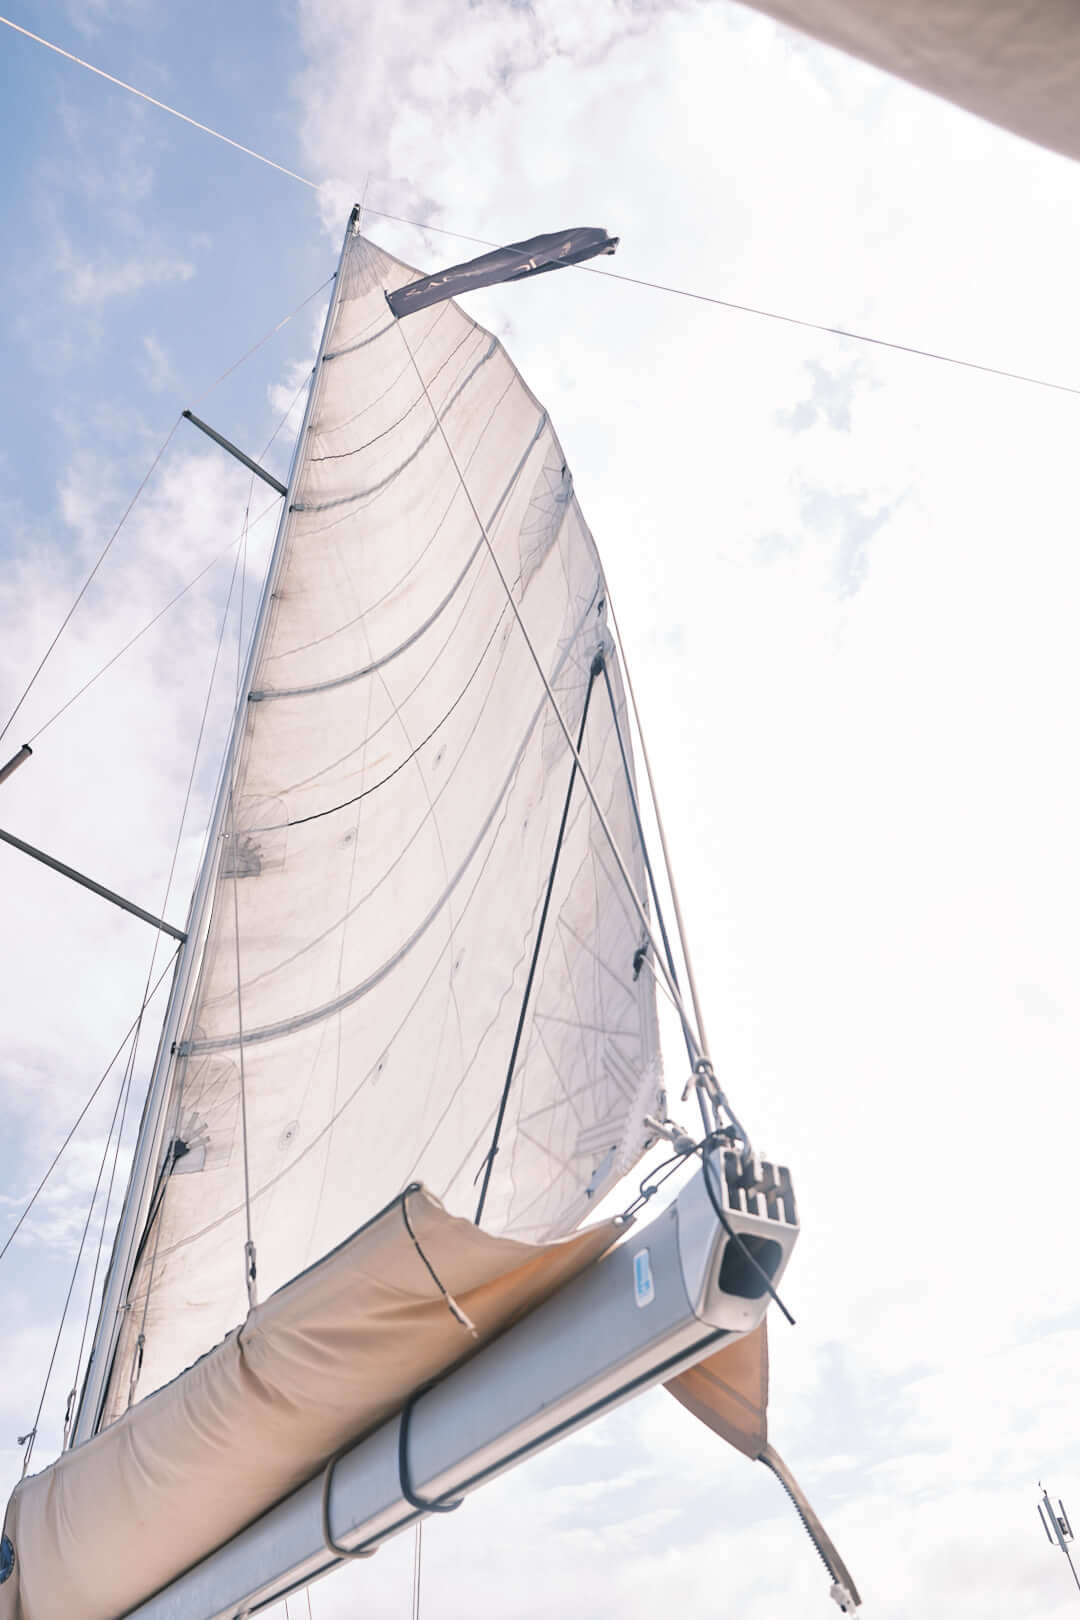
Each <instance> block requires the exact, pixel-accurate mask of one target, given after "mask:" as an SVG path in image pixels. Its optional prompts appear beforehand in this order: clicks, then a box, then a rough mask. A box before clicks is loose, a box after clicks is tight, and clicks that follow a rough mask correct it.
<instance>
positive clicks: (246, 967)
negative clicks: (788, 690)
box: [103, 232, 662, 1423]
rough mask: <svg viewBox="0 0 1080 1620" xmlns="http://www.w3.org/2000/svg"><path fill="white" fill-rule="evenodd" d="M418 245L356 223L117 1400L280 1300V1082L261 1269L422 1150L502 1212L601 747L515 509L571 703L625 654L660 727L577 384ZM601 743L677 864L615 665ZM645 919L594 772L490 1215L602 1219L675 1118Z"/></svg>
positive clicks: (312, 1244) (553, 1223)
mask: <svg viewBox="0 0 1080 1620" xmlns="http://www.w3.org/2000/svg"><path fill="white" fill-rule="evenodd" d="M416 276H417V272H415V271H413V270H411V269H410V268H409V267H407V266H404V265H402V264H401V263H400V262H399V261H397V260H395V259H393V258H391V257H390V256H389V255H388V254H386V253H384V252H383V251H382V250H380V249H379V248H377V247H376V246H374V245H373V244H372V243H370V242H368V241H366V240H365V239H364V238H363V237H362V236H361V235H359V234H356V233H355V232H351V233H350V235H349V237H348V240H347V243H346V247H345V251H344V255H343V259H342V264H341V269H340V273H339V279H338V289H337V293H336V297H335V302H334V304H333V305H332V310H331V317H330V324H329V330H328V335H327V339H326V343H325V357H324V360H323V362H322V364H321V365H320V367H319V369H318V371H317V374H316V380H315V384H314V394H313V400H312V406H311V414H310V423H309V428H308V431H307V433H306V435H305V441H304V443H303V444H302V445H301V446H300V447H299V452H298V456H299V459H298V468H297V473H296V476H295V480H294V484H293V488H292V495H291V507H290V510H289V512H288V514H287V518H286V526H285V530H284V534H283V541H282V546H283V549H282V552H281V556H282V562H281V565H280V568H279V571H278V573H277V576H276V579H275V582H274V589H273V597H272V602H271V606H270V610H269V618H268V623H267V629H266V633H265V636H264V639H263V641H262V644H261V651H260V652H259V655H258V658H257V662H256V667H255V670H254V676H253V681H252V686H251V690H250V693H249V695H248V701H247V704H246V720H245V730H244V735H243V741H242V745H241V748H240V751H239V755H238V761H237V765H236V769H235V776H234V781H233V790H232V804H233V814H232V816H230V817H229V818H227V825H226V828H225V837H224V838H223V839H222V840H221V842H220V847H219V849H218V851H217V856H216V859H217V861H218V866H217V870H216V875H215V878H214V882H213V888H212V906H211V910H210V921H209V925H208V932H207V936H206V944H205V951H204V954H203V958H202V967H201V971H200V973H199V975H198V979H197V983H196V984H195V987H194V989H193V991H192V993H191V997H190V1004H189V1005H188V1006H187V1007H186V1009H185V1011H184V1014H183V1019H182V1022H181V1026H180V1029H181V1039H180V1041H179V1042H178V1043H177V1045H176V1048H175V1052H174V1055H173V1057H172V1059H171V1063H172V1068H171V1073H170V1078H169V1088H170V1089H169V1097H170V1101H169V1107H168V1114H167V1126H166V1131H165V1139H164V1143H163V1151H162V1159H163V1166H164V1167H163V1169H162V1170H161V1172H160V1177H159V1185H158V1186H157V1187H156V1189H155V1196H154V1200H153V1206H152V1219H151V1221H150V1224H149V1226H148V1228H147V1230H146V1231H145V1232H144V1234H143V1235H142V1240H141V1245H140V1249H139V1252H138V1259H137V1263H136V1265H135V1270H134V1275H133V1280H132V1282H131V1286H130V1288H129V1290H128V1295H127V1299H126V1302H125V1306H124V1309H123V1313H122V1318H121V1330H120V1336H119V1340H118V1345H117V1349H116V1353H115V1357H114V1360H113V1364H112V1370H111V1376H110V1381H109V1384H108V1389H107V1392H106V1400H105V1406H104V1412H103V1421H104V1422H105V1423H109V1422H112V1421H115V1420H116V1419H117V1418H118V1417H119V1416H120V1415H121V1414H122V1413H123V1412H124V1411H125V1410H126V1409H127V1407H128V1406H129V1404H130V1403H131V1401H132V1400H133V1399H138V1398H140V1397H141V1396H143V1395H146V1394H147V1393H149V1392H150V1391H152V1390H154V1389H156V1388H158V1387H159V1386H160V1385H162V1384H163V1383H165V1382H166V1381H167V1380H169V1379H170V1378H172V1377H174V1376H175V1375H176V1374H177V1373H178V1372H179V1371H180V1370H181V1369H182V1368H184V1367H186V1366H188V1365H189V1364H190V1363H192V1362H193V1361H194V1360H195V1359H196V1358H197V1357H198V1356H199V1355H201V1354H202V1353H203V1352H205V1351H206V1350H208V1349H209V1348H210V1347H211V1346H212V1345H214V1344H216V1343H218V1342H219V1341H220V1340H221V1339H222V1338H223V1337H224V1335H225V1334H226V1333H227V1332H228V1331H229V1330H230V1329H231V1328H233V1327H234V1326H235V1324H236V1323H237V1322H239V1321H241V1320H242V1319H243V1317H244V1315H245V1311H246V1309H247V1299H246V1296H245V1283H244V1262H243V1254H244V1243H245V1200H244V1152H243V1141H244V1139H243V1133H242V1116H243V1113H244V1112H245V1109H246V1116H247V1130H246V1139H247V1157H248V1166H249V1174H250V1188H251V1197H250V1210H251V1222H252V1233H253V1239H254V1244H255V1249H256V1254H257V1267H258V1289H259V1297H260V1298H265V1297H266V1295H267V1294H268V1293H269V1292H270V1291H271V1290H273V1289H275V1288H277V1287H279V1286H281V1285H282V1284H283V1283H284V1282H286V1281H287V1280H288V1279H289V1278H290V1277H293V1276H295V1275H296V1274H297V1273H298V1272H300V1271H302V1270H303V1269H304V1268H305V1267H307V1266H309V1265H311V1264H312V1263H313V1262H315V1261H316V1260H318V1258H319V1257H320V1256H322V1255H324V1254H326V1253H327V1252H328V1251H329V1250H331V1249H332V1248H334V1246H335V1245H336V1244H339V1243H341V1242H342V1241H343V1240H344V1239H345V1238H346V1237H347V1236H348V1235H349V1234H350V1233H351V1232H353V1231H355V1229H356V1228H357V1226H358V1225H360V1224H361V1223H362V1222H363V1221H364V1220H365V1219H366V1218H367V1217H369V1216H370V1215H371V1214H372V1212H373V1211H375V1210H377V1209H378V1208H380V1207H381V1206H383V1205H385V1204H386V1203H387V1202H388V1201H389V1200H391V1199H392V1198H394V1197H395V1196H396V1195H397V1194H398V1193H399V1192H400V1191H401V1189H402V1188H403V1187H404V1186H405V1185H406V1184H408V1183H410V1182H413V1181H422V1182H424V1183H425V1185H427V1186H428V1187H430V1188H431V1189H432V1190H433V1192H434V1193H435V1194H436V1195H437V1196H438V1197H439V1198H441V1199H442V1200H443V1201H444V1202H445V1204H446V1206H447V1207H448V1209H450V1210H451V1211H452V1212H453V1213H455V1214H458V1215H462V1216H470V1217H471V1216H472V1215H473V1214H474V1212H475V1205H476V1196H477V1186H476V1183H477V1179H478V1177H479V1176H480V1175H481V1173H482V1171H483V1168H484V1164H485V1160H486V1156H487V1154H488V1152H489V1149H490V1144H491V1138H492V1130H493V1123H494V1120H495V1116H496V1111H497V1108H498V1104H499V1100H500V1096H501V1095H502V1092H503V1086H504V1081H505V1079H506V1074H507V1065H508V1058H509V1055H510V1052H511V1048H512V1044H513V1038H514V1032H515V1027H516V1023H517V1019H518V1014H519V1011H520V1009H521V1005H522V998H523V993H524V987H525V983H526V978H527V975H528V970H529V964H530V955H531V952H532V949H533V944H534V940H535V937H536V930H537V924H538V917H539V913H540V910H541V906H542V902H543V897H544V894H545V890H546V886H547V884H548V880H549V874H550V871H551V868H552V861H553V855H554V852H555V847H556V837H557V832H558V827H559V822H560V817H561V815H562V811H563V803H564V799H565V795H566V791H567V786H568V783H569V780H570V768H571V764H572V760H571V756H570V751H569V749H568V747H567V745H566V740H565V737H564V735H563V732H562V730H561V728H560V726H559V723H558V720H557V719H556V717H555V715H554V714H553V712H552V710H551V706H550V704H549V701H548V699H547V697H546V695H545V691H544V687H543V685H542V683H541V680H540V678H539V676H538V674H537V670H536V668H535V665H534V663H533V661H532V658H531V657H530V654H529V651H528V648H527V645H526V642H525V638H524V636H523V634H522V631H521V628H520V627H519V626H518V625H517V623H516V622H515V619H514V616H513V614H512V612H511V609H510V606H509V604H508V602H507V598H506V594H505V591H504V587H503V585H502V583H501V582H500V579H499V576H498V573H497V571H496V569H495V567H494V566H493V563H492V560H491V557H490V555H489V553H488V548H487V541H486V540H485V534H484V530H485V529H486V532H487V536H488V538H489V539H490V542H491V544H492V545H493V547H494V549H495V552H496V554H497V556H498V558H499V561H500V563H501V566H502V569H503V571H504V573H505V575H506V576H507V579H508V580H509V582H510V584H511V587H512V591H513V594H514V598H515V601H516V602H517V604H518V606H519V608H520V612H521V614H522V617H523V619H524V622H525V626H526V628H527V630H528V633H529V636H530V637H531V638H532V640H533V642H534V645H535V647H536V650H537V653H538V655H539V659H540V662H541V664H542V666H543V668H544V670H545V672H546V674H547V676H548V679H549V681H550V682H551V684H552V686H553V688H554V690H555V693H556V694H557V697H558V701H559V704H560V705H561V708H562V712H563V715H564V716H565V719H566V722H567V725H568V726H569V727H570V729H571V731H572V732H573V733H574V734H575V736H576V734H577V729H578V725H579V723H580V720H581V716H582V713H583V710H584V706H585V702H586V695H587V693H588V691H589V688H590V683H591V681H592V676H591V671H592V670H593V669H594V667H595V660H596V659H597V656H598V655H600V656H602V657H603V658H605V659H606V661H607V667H608V670H609V672H610V675H611V678H612V681H613V685H614V692H615V697H616V712H617V713H618V716H619V723H620V725H621V727H622V728H623V733H624V736H625V735H626V734H627V717H626V712H625V700H624V696H623V688H622V684H621V681H620V678H619V672H618V668H617V666H616V662H615V657H614V652H613V649H612V645H611V639H610V636H609V633H608V630H607V626H606V613H605V609H606V602H605V587H604V583H603V576H602V573H601V568H600V564H599V561H598V557H597V553H596V550H595V547H594V544H593V541H592V538H591V536H590V534H589V531H588V528H587V527H586V524H585V522H584V519H583V517H582V515H581V512H580V509H579V507H578V504H577V501H576V498H575V495H574V489H573V482H572V479H571V475H570V472H569V471H568V468H567V465H566V460H565V457H564V455H563V452H562V449H561V447H560V445H559V441H558V439H557V437H556V435H555V432H554V430H553V428H552V425H551V423H550V421H549V419H548V416H547V413H546V411H545V410H544V408H543V407H542V406H541V405H540V404H539V403H538V402H537V400H536V399H535V398H534V397H533V395H532V394H531V393H530V391H529V389H528V388H527V387H526V385H525V384H524V382H523V381H522V379H521V377H520V376H519V375H518V373H517V372H516V370H515V369H514V367H513V366H512V365H511V363H510V361H509V360H508V358H507V356H506V354H505V352H504V351H503V349H502V347H501V345H500V344H499V343H498V342H497V341H496V340H495V339H494V338H493V337H492V336H491V335H490V334H489V333H487V332H486V331H484V330H483V329H482V328H481V327H479V326H478V325H477V324H476V323H475V322H474V321H473V320H471V319H470V318H469V317H468V316H467V315H466V314H465V313H464V312H463V311H462V310H461V309H459V308H458V307H457V306H456V305H454V304H452V303H442V304H440V305H438V306H437V307H433V308H430V309H426V310H423V311H421V312H419V313H417V314H413V315H409V316H408V317H407V318H406V319H405V320H403V321H401V322H399V321H397V320H395V319H394V317H393V315H392V313H391V311H390V309H389V308H388V306H387V301H386V296H385V295H386V291H387V290H389V289H393V288H397V287H400V286H401V285H402V284H403V283H404V282H408V281H409V280H410V279H413V278H415V277H416ZM477 514H478V515H479V518H480V519H481V520H482V523H483V528H481V525H480V523H479V522H478V518H477ZM582 758H583V760H584V763H585V765H586V768H587V770H588V773H589V776H590V779H591V781H592V783H593V785H594V788H595V791H596V793H597V797H598V800H599V802H600V804H601V805H602V807H603V810H604V813H605V815H606V817H607V819H608V821H609V824H610V826H611V829H612V831H613V833H614V836H615V838H616V840H617V842H618V846H619V849H620V851H621V854H622V857H623V859H624V861H625V862H626V864H627V866H628V868H629V871H630V874H631V876H632V878H633V880H634V882H635V884H636V886H637V889H638V892H639V894H641V895H643V894H644V892H645V882H644V873H643V863H642V855H641V850H640V848H639V845H638V840H637V837H636V834H635V823H634V817H633V814H632V805H631V798H630V792H629V788H628V784H627V779H626V776H625V773H624V769H623V765H622V761H621V758H620V752H619V747H618V737H617V735H616V731H615V722H614V718H613V712H612V706H611V704H610V703H609V701H608V698H607V694H606V690H605V688H604V683H603V681H602V680H600V681H596V682H595V684H594V690H593V693H592V699H591V707H590V710H589V714H588V721H587V725H586V727H585V732H584V739H583V743H582ZM641 944H642V928H641V923H640V919H639V917H638V915H637V914H636V913H635V911H634V909H633V907H632V905H631V904H630V901H629V898H628V895H627V893H626V890H625V886H624V884H623V882H622V880H621V878H620V876H619V874H618V871H617V868H616V865H615V862H614V859H613V857H612V855H611V852H610V849H609V846H608V843H607V840H606V838H605V836H604V833H603V831H602V830H601V828H600V825H599V822H598V818H597V816H596V814H595V812H594V811H593V809H592V807H591V806H590V803H589V800H588V798H587V796H586V794H585V793H584V792H583V791H582V789H581V786H580V780H579V782H578V785H577V787H576V790H575V792H574V795H573V797H572V799H571V805H570V812H569V816H568V820H567V827H566V834H565V838H564V840H563V844H562V850H561V855H560V859H559V863H558V867H557V873H556V880H555V884H554V889H553V891H552V899H551V906H550V914H549V917H548V921H547V927H546V930H545V934H544V939H543V948H542V950H541V953H540V957H539V961H538V964H537V970H536V975H535V982H534V985H533V990H532V995H531V1000H530V1003H529V1012H528V1018H527V1021H526V1025H525V1028H524V1034H523V1039H522V1042H521V1048H520V1054H519V1059H518V1062H517V1065H516V1069H515V1072H514V1075H513V1077H512V1085H511V1088H510V1092H509V1101H508V1106H507V1112H506V1120H505V1124H504V1127H503V1131H502V1136H501V1141H500V1151H499V1153H498V1155H497V1157H496V1159H495V1161H494V1170H493V1176H492V1181H491V1187H490V1192H489V1196H488V1199H487V1203H486V1206H485V1210H484V1217H483V1224H484V1227H485V1228H486V1229H487V1230H489V1231H491V1232H495V1233H499V1234H508V1235H511V1236H513V1237H515V1238H519V1239H522V1240H527V1241H540V1240H544V1239H548V1238H552V1237H555V1236H558V1235H559V1234H562V1233H566V1232H568V1231H571V1230H572V1229H573V1228H574V1227H575V1226H576V1225H577V1224H578V1223H579V1222H581V1221H582V1220H583V1219H584V1218H585V1217H586V1216H587V1215H588V1214H589V1212H590V1210H591V1209H592V1208H594V1207H595V1204H596V1202H597V1200H598V1199H599V1198H600V1197H601V1196H602V1194H603V1193H604V1192H605V1191H606V1190H607V1189H608V1188H609V1187H610V1186H611V1185H612V1184H613V1183H614V1181H615V1180H616V1179H617V1178H618V1177H619V1176H620V1175H621V1174H622V1173H623V1172H624V1171H625V1170H626V1169H627V1168H628V1167H629V1166H630V1165H631V1164H632V1163H633V1161H634V1160H635V1158H636V1157H637V1156H638V1155H639V1154H640V1152H641V1151H642V1149H643V1147H644V1145H645V1140H646V1131H645V1128H644V1126H643V1123H642V1121H643V1116H644V1115H645V1114H646V1113H654V1112H655V1111H656V1110H657V1109H658V1107H662V1093H661V1089H660V1088H661V1078H660V1070H659V1056H658V1041H657V1027H656V1008H655V993H654V989H653V985H652V980H651V975H650V973H649V972H648V971H644V972H643V971H641V959H640V952H639V948H640V946H641ZM241 1081H242V1082H243V1099H242V1097H241ZM242 1100H243V1102H244V1104H245V1109H242V1107H241V1103H242Z"/></svg>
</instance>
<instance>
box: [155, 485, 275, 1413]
mask: <svg viewBox="0 0 1080 1620" xmlns="http://www.w3.org/2000/svg"><path fill="white" fill-rule="evenodd" d="M253 485H254V479H252V481H251V485H250V486H249V499H250V489H251V487H253ZM239 566H240V546H239V545H238V546H237V548H236V557H235V559H234V561H233V571H232V577H231V578H230V580H229V593H228V595H227V597H226V598H225V609H224V612H223V613H222V615H221V628H220V629H219V631H218V639H217V646H216V647H215V649H214V661H213V663H212V665H211V666H210V678H209V680H208V681H207V683H206V697H205V699H204V700H203V711H202V718H201V720H200V722H199V732H198V736H197V737H196V739H195V749H194V753H193V756H192V760H191V770H190V772H189V773H188V783H187V791H186V793H185V795H184V804H183V809H182V810H181V812H180V825H179V828H178V829H177V835H176V845H175V848H174V851H173V865H172V867H171V868H170V870H169V888H171V887H172V877H173V871H174V870H175V866H176V856H177V852H178V851H179V848H180V840H181V837H182V836H183V830H184V822H185V821H186V819H187V812H188V805H189V804H190V802H191V795H192V791H193V789H194V784H195V773H196V770H197V768H198V763H199V754H200V752H201V750H202V741H203V736H204V733H205V731H206V721H207V717H208V715H209V713H210V702H211V699H212V697H213V694H214V682H215V679H216V677H217V671H218V664H219V663H220V661H221V649H222V647H223V646H224V644H225V631H226V628H227V627H228V623H229V610H230V609H231V607H232V600H233V592H234V591H235V589H236V575H237V570H238V569H239ZM167 900H168V892H166V902H167ZM183 1097H184V1087H183V1080H181V1084H180V1088H179V1095H178V1097H177V1112H178V1113H179V1109H180V1106H181V1104H182V1103H183ZM244 1145H245V1153H246V1148H247V1141H246V1137H245V1144H244ZM173 1163H175V1156H174V1158H173V1160H172V1163H170V1161H169V1160H168V1159H166V1161H165V1165H167V1166H168V1169H169V1170H171V1169H172V1164H173ZM163 1168H164V1166H163ZM167 1185H168V1182H167V1173H166V1176H165V1177H164V1178H163V1182H162V1189H161V1201H162V1202H164V1196H165V1191H166V1189H167ZM157 1212H158V1211H157V1208H154V1209H153V1210H152V1212H151V1217H150V1220H149V1221H148V1222H147V1226H146V1230H145V1232H144V1233H143V1237H142V1240H141V1243H140V1252H141V1248H142V1246H143V1245H145V1243H146V1239H147V1238H148V1236H149V1234H150V1230H151V1227H152V1226H153V1225H154V1222H155V1219H156V1215H157ZM160 1242H161V1225H160V1223H158V1225H157V1231H156V1232H155V1235H154V1247H153V1250H152V1252H151V1255H150V1270H149V1273H148V1275H147V1280H146V1295H145V1298H144V1300H143V1309H142V1319H141V1321H140V1323H139V1332H138V1336H137V1340H136V1353H135V1356H134V1358H133V1360H132V1364H131V1377H130V1380H129V1383H128V1405H129V1406H130V1405H131V1402H132V1400H133V1398H134V1394H135V1384H136V1380H137V1378H138V1373H139V1368H140V1366H141V1355H142V1345H143V1344H144V1342H145V1334H146V1318H147V1312H148V1311H149V1309H150V1294H151V1290H152V1288H153V1284H154V1270H155V1268H156V1266H157V1255H158V1246H159V1244H160Z"/></svg>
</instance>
